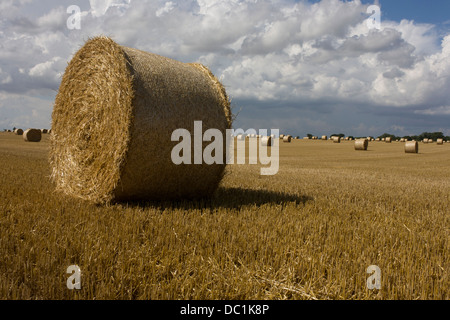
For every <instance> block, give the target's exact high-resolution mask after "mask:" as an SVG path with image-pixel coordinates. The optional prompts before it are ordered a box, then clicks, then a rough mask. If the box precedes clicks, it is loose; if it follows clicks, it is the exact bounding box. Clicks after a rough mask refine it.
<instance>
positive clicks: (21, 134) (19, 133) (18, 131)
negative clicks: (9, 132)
mask: <svg viewBox="0 0 450 320" xmlns="http://www.w3.org/2000/svg"><path fill="white" fill-rule="evenodd" d="M14 133H15V134H16V135H18V136H23V130H22V129H16V130H14Z"/></svg>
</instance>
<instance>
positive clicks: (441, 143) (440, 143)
mask: <svg viewBox="0 0 450 320" xmlns="http://www.w3.org/2000/svg"><path fill="white" fill-rule="evenodd" d="M436 143H437V144H439V145H443V144H444V139H437V140H436Z"/></svg>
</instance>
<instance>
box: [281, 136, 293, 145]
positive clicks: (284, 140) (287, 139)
mask: <svg viewBox="0 0 450 320" xmlns="http://www.w3.org/2000/svg"><path fill="white" fill-rule="evenodd" d="M291 139H292V137H291V136H289V135H287V136H284V138H283V142H286V143H291Z"/></svg>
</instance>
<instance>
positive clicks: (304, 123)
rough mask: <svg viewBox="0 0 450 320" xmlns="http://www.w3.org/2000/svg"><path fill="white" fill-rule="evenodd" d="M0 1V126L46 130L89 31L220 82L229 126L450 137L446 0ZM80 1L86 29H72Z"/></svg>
mask: <svg viewBox="0 0 450 320" xmlns="http://www.w3.org/2000/svg"><path fill="white" fill-rule="evenodd" d="M373 3H374V2H373V1H365V0H364V1H358V0H355V1H342V0H321V1H298V0H279V1H278V0H270V1H269V0H259V1H255V0H184V1H176V0H139V1H137V0H80V1H75V0H60V1H58V0H2V1H1V2H0V130H1V129H3V128H12V127H13V126H16V127H23V128H27V127H49V126H50V124H51V112H52V107H53V101H54V98H55V95H56V93H57V91H58V87H59V84H60V81H61V76H62V74H63V72H64V69H65V67H66V65H67V63H68V62H69V61H70V58H71V56H72V55H73V54H74V53H75V52H76V51H77V50H78V49H79V48H80V47H81V46H82V45H83V43H84V42H85V40H86V39H87V38H88V37H92V36H96V35H99V34H105V35H108V36H111V37H112V38H113V39H114V40H115V41H116V42H118V43H119V44H121V45H125V46H129V47H134V48H138V49H141V50H145V51H149V52H154V53H157V54H160V55H164V56H167V57H170V58H173V59H177V60H180V61H183V62H201V63H203V64H205V65H206V66H208V67H209V68H210V69H211V70H212V71H213V73H214V74H215V75H216V76H217V77H218V78H220V79H221V81H222V83H223V84H224V86H225V87H226V90H227V93H228V94H229V96H230V97H231V98H232V104H233V106H234V108H235V109H234V110H235V112H238V111H240V112H239V115H238V117H237V120H236V122H235V124H234V127H235V128H242V129H244V130H247V129H250V128H254V129H270V128H274V129H280V132H281V133H289V134H292V135H299V136H304V135H306V133H312V134H314V135H318V136H321V135H330V134H332V133H337V132H343V133H345V134H347V135H354V136H368V135H373V136H376V135H381V134H383V133H385V132H389V133H392V134H396V135H410V134H420V133H421V132H424V131H443V132H444V133H445V134H446V135H450V127H449V123H450V90H448V88H450V21H449V20H450V14H449V12H450V1H448V0H447V1H444V0H433V1H419V0H389V1H387V0H380V1H379V5H380V7H381V14H382V15H381V24H380V28H379V29H373V28H369V27H368V25H367V21H366V19H367V16H368V15H367V14H366V9H367V7H368V6H369V5H371V4H373ZM74 4H75V5H78V6H79V7H80V10H81V17H82V18H81V29H80V30H73V29H71V30H70V29H68V27H67V20H68V19H69V16H70V14H68V13H67V8H68V7H69V6H71V5H74Z"/></svg>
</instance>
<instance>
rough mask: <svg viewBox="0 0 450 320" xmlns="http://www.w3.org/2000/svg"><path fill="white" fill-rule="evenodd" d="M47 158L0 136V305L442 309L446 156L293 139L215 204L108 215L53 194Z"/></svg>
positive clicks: (247, 169)
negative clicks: (269, 171) (136, 302)
mask: <svg viewBox="0 0 450 320" xmlns="http://www.w3.org/2000/svg"><path fill="white" fill-rule="evenodd" d="M48 150H49V137H48V135H44V137H43V141H42V142H40V143H25V142H24V141H23V139H22V137H19V136H15V135H14V134H8V133H0V168H1V170H0V299H241V300H247V299H449V298H450V293H449V289H448V288H449V287H450V285H449V284H450V283H449V276H448V272H449V269H450V263H449V217H450V209H449V204H450V170H449V169H450V144H445V145H443V146H438V145H436V143H434V144H431V145H425V144H422V143H421V144H420V146H419V154H405V153H404V151H403V150H404V149H403V143H398V142H393V143H391V144H387V143H383V142H371V143H370V144H369V150H368V151H365V152H364V151H362V152H357V151H355V150H354V148H353V143H352V142H342V143H341V144H333V143H332V142H330V141H303V140H294V141H293V142H292V143H290V144H283V143H281V144H280V169H279V172H278V174H276V175H274V176H261V175H260V174H259V173H260V171H259V169H260V166H258V165H230V166H228V168H227V174H226V176H225V178H224V180H223V182H222V184H221V187H220V188H219V190H218V191H217V193H216V195H215V196H214V198H213V199H209V200H201V201H180V202H165V203H163V202H159V203H158V202H147V203H144V202H133V203H120V204H113V205H109V206H97V205H93V204H90V203H88V202H84V201H82V200H77V199H72V198H67V197H65V196H62V195H60V194H57V193H55V192H54V185H53V184H52V182H51V181H50V179H49V176H50V167H49V164H48V160H47V159H48ZM192 183H195V181H193V182H192ZM70 265H78V266H79V267H80V269H81V272H82V277H81V285H82V288H81V290H68V289H67V286H66V281H67V278H68V277H69V276H70V275H69V274H66V270H67V268H68V267H69V266H70ZM370 265H377V266H379V268H380V270H381V289H380V290H369V289H367V286H366V280H367V278H368V277H369V274H367V273H366V269H367V267H369V266H370Z"/></svg>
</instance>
